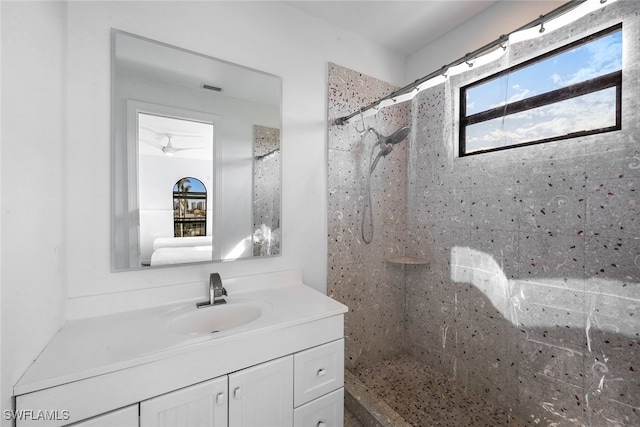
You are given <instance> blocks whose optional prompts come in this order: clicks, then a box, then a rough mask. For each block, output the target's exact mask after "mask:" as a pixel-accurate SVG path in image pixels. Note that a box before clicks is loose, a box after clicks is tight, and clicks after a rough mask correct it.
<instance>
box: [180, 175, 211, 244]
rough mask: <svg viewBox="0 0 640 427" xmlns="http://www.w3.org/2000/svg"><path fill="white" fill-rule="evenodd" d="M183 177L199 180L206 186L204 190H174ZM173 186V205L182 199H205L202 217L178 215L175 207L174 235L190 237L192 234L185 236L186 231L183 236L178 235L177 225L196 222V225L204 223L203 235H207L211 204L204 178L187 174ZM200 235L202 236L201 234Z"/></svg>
mask: <svg viewBox="0 0 640 427" xmlns="http://www.w3.org/2000/svg"><path fill="white" fill-rule="evenodd" d="M183 179H190V180H191V179H192V180H195V181H198V182H199V183H200V185H201V186H202V187H203V188H204V191H193V192H191V191H185V192H181V191H175V190H173V188H175V187H176V186H177V185H178V183H179V182H180V181H182V180H183ZM173 188H172V196H173V199H172V200H173V205H174V206H175V203H176V201H177V202H178V203H180V202H181V201H182V200H202V201H204V206H205V208H204V216H202V217H198V218H187V217H186V216H184V217H181V216H176V209H175V207H174V210H173V237H175V238H182V237H190V236H185V235H184V233H182V234H183V235H182V236H178V235H177V233H176V231H177V230H176V226H178V225H180V224H194V225H202V226H203V228H204V234H203V235H202V236H207V211H208V208H209V206H208V205H207V187H206V185H204V182H202V180H200V179H198V178H195V177H193V176H185V177H183V178H180V179H179V180H178V181H176V183H175V184H174V185H173ZM198 236H201V235H200V234H199V235H198Z"/></svg>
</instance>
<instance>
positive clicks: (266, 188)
mask: <svg viewBox="0 0 640 427" xmlns="http://www.w3.org/2000/svg"><path fill="white" fill-rule="evenodd" d="M279 149H280V129H275V128H270V127H267V126H259V125H255V126H254V127H253V156H254V161H253V230H254V235H253V255H254V256H261V255H277V254H279V253H280V205H281V203H280V194H281V178H280V176H281V175H280V164H281V162H280V151H279ZM269 153H271V154H270V155H269ZM262 156H264V157H262Z"/></svg>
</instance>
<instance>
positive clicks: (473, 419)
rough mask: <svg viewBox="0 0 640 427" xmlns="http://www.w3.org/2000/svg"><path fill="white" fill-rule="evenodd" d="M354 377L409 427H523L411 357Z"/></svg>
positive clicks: (374, 367)
mask: <svg viewBox="0 0 640 427" xmlns="http://www.w3.org/2000/svg"><path fill="white" fill-rule="evenodd" d="M355 374H356V375H357V376H358V378H359V379H360V381H362V382H363V383H364V384H365V385H366V386H367V387H369V388H370V389H371V390H372V391H373V392H374V393H376V394H377V395H378V396H379V397H380V398H381V399H382V400H383V401H384V402H385V403H387V404H388V405H389V406H391V408H393V409H394V410H395V411H396V412H397V413H398V414H400V415H401V416H402V417H403V418H404V419H405V421H406V422H407V423H409V424H411V425H413V426H417V427H430V426H447V427H462V426H464V427H467V426H473V427H483V426H486V427H498V426H504V427H506V426H509V427H524V426H525V424H524V423H523V422H521V421H519V420H517V419H515V418H513V417H510V416H509V414H508V411H507V410H504V409H501V408H498V407H495V406H493V405H491V404H490V403H488V402H486V401H485V400H484V399H482V398H481V397H480V396H477V395H475V394H473V393H471V392H469V391H465V390H464V389H463V388H462V386H461V385H460V384H458V383H457V382H456V381H455V380H453V379H450V378H447V377H446V376H444V375H443V374H441V373H439V372H437V371H435V370H434V369H431V368H430V367H429V366H427V365H425V364H424V363H422V362H420V361H418V360H416V359H415V358H413V357H411V356H406V355H403V356H400V357H397V358H395V359H391V360H385V361H383V362H381V363H379V364H377V365H374V366H370V367H367V368H361V369H360V370H358V371H357V372H355Z"/></svg>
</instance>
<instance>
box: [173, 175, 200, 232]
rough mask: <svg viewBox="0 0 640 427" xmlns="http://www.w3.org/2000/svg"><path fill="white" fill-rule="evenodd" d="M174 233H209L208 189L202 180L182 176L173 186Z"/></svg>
mask: <svg viewBox="0 0 640 427" xmlns="http://www.w3.org/2000/svg"><path fill="white" fill-rule="evenodd" d="M173 231H174V232H173V235H174V237H192V236H206V235H207V189H206V188H205V186H204V184H203V183H202V181H200V180H199V179H196V178H192V177H185V178H181V179H179V180H178V182H176V184H175V185H174V186H173Z"/></svg>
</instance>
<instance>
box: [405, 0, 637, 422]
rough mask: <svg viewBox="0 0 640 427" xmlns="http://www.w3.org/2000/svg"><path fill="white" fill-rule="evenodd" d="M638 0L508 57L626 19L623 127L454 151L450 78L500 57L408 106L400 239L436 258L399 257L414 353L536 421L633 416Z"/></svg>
mask: <svg viewBox="0 0 640 427" xmlns="http://www.w3.org/2000/svg"><path fill="white" fill-rule="evenodd" d="M637 6H638V4H637V3H634V2H633V1H619V2H616V3H613V4H611V5H610V6H606V7H605V8H604V9H603V10H601V11H599V12H596V13H594V14H591V15H589V16H587V17H585V18H583V19H581V20H580V21H578V22H576V23H574V24H571V25H570V26H567V27H565V28H564V29H561V30H557V31H556V32H554V33H550V34H548V35H545V36H543V37H541V38H538V39H535V40H532V41H528V42H523V43H521V44H518V45H516V46H514V47H512V48H510V52H509V55H508V56H507V59H505V60H503V64H502V65H503V66H504V65H507V66H508V65H509V64H513V63H516V62H519V61H521V60H523V59H527V58H530V57H533V56H536V55H538V54H539V53H540V52H541V50H540V49H543V50H544V49H546V50H549V49H552V48H554V47H557V46H558V45H561V44H564V43H566V42H568V41H571V40H576V39H578V38H580V37H583V36H584V35H586V34H588V33H590V32H593V31H596V30H597V29H601V28H606V27H608V26H610V25H613V24H615V23H617V22H620V21H621V20H622V22H623V46H624V55H625V59H624V66H623V102H622V130H621V131H617V132H613V133H606V134H601V135H596V136H589V137H583V138H576V139H571V140H565V141H559V142H553V143H548V144H543V145H536V146H530V147H522V148H515V149H511V150H505V151H501V152H494V153H486V154H481V155H476V156H470V157H465V158H458V157H457V155H455V154H454V150H453V147H454V146H455V142H454V141H455V140H454V137H455V135H454V134H455V131H454V126H455V120H454V117H456V114H457V113H456V112H455V108H454V105H453V104H452V100H454V99H457V96H458V95H457V91H456V88H458V87H459V86H461V85H464V84H467V83H469V82H472V81H474V80H477V79H478V78H480V77H481V76H484V75H488V74H491V73H493V72H495V71H496V70H497V68H496V66H495V65H489V66H485V68H484V69H478V70H472V71H470V72H469V73H465V74H463V75H459V76H455V77H452V78H451V79H450V80H449V83H447V84H446V85H441V86H438V87H435V88H432V89H429V90H428V91H424V92H421V93H420V94H419V95H418V97H417V98H416V99H414V101H413V105H412V126H413V127H414V128H415V131H416V134H415V135H414V138H413V139H412V144H411V147H410V152H409V160H408V165H409V169H408V176H409V178H408V180H407V183H408V186H409V187H408V189H407V198H408V211H407V236H408V238H407V248H406V251H407V254H408V255H419V256H422V257H426V258H428V259H429V260H430V261H431V269H430V271H428V272H425V271H424V269H421V268H420V267H409V266H408V267H407V268H406V290H407V293H406V295H407V303H406V308H407V310H406V328H407V333H408V336H409V342H410V345H409V351H410V353H411V354H412V355H413V356H414V357H417V358H419V359H421V360H423V361H425V362H427V363H428V364H429V365H430V366H432V367H435V368H437V369H439V370H440V371H441V372H443V373H445V374H446V375H448V376H450V377H451V378H455V379H457V380H458V381H460V382H461V383H462V384H464V385H465V387H467V388H469V389H471V390H473V391H474V392H476V393H479V394H481V395H482V396H484V397H486V398H487V399H489V400H491V401H494V402H497V403H498V404H500V405H502V406H503V407H505V408H508V409H509V410H510V411H511V412H512V413H513V414H514V415H516V416H518V417H520V418H521V419H523V420H525V421H528V422H530V423H532V424H536V425H537V424H540V425H561V426H563V425H590V426H636V425H640V374H639V373H638V370H639V369H640V335H639V333H640V319H639V318H638V317H639V316H640V310H639V309H640V215H639V214H640V212H639V210H640V194H638V193H639V192H640V148H639V147H640V126H639V125H638V120H637V117H638V111H639V109H638V107H639V105H638V99H639V95H640V90H639V88H640V86H638V82H639V80H640V55H639V52H640V22H639V13H638V7H637ZM504 62H506V64H504ZM492 67H493V68H492Z"/></svg>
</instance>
